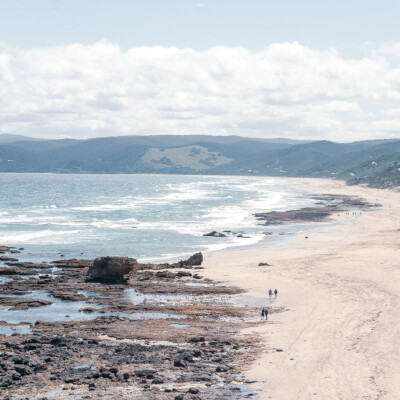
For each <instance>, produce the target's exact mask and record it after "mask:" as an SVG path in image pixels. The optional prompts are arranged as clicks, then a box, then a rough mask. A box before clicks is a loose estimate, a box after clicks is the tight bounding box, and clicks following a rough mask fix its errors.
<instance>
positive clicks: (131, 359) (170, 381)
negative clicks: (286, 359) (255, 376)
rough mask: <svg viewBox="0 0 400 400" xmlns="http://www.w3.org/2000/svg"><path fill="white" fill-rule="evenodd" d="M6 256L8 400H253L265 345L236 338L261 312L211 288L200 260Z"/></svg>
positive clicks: (1, 375) (0, 298) (0, 349)
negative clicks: (255, 363) (255, 365)
mask: <svg viewBox="0 0 400 400" xmlns="http://www.w3.org/2000/svg"><path fill="white" fill-rule="evenodd" d="M0 249H1V251H2V253H3V254H5V256H4V257H3V259H2V262H3V263H4V265H5V266H4V267H1V269H0V278H1V279H3V281H1V282H0V309H1V313H0V315H1V317H0V320H2V321H0V394H1V398H3V399H71V398H73V399H114V398H115V399H116V398H118V399H132V398H137V399H154V400H156V399H157V400H158V399H215V398H218V399H243V398H255V396H254V393H253V392H252V391H251V390H250V388H249V387H248V383H249V382H246V381H245V379H244V377H243V375H242V372H243V370H244V369H245V368H246V365H248V364H249V363H250V362H251V361H252V360H254V357H255V354H256V352H257V346H258V341H257V338H256V337H252V338H245V337H243V336H241V335H240V334H239V332H240V330H241V329H243V328H246V327H251V326H255V325H257V324H259V323H261V322H260V321H259V320H258V318H256V317H255V316H257V317H258V310H257V309H255V308H254V307H247V304H246V303H245V302H243V301H241V296H242V295H241V290H240V289H238V288H232V287H227V286H223V285H221V284H219V283H218V282H212V281H210V280H206V279H204V278H203V277H202V276H201V269H202V267H201V263H202V255H201V254H196V255H194V256H192V257H191V258H189V259H188V260H184V261H180V262H178V263H174V264H168V263H163V264H141V263H138V262H137V261H136V260H135V259H133V258H121V257H103V258H99V259H96V260H59V261H54V262H52V263H48V264H47V263H43V264H32V263H29V262H19V261H18V260H16V259H15V257H8V255H9V254H11V252H12V251H13V250H15V249H12V248H7V247H1V248H0ZM14 254H15V253H14ZM1 275H3V276H1ZM4 279H6V281H4ZM266 304H267V303H266ZM275 311H280V310H275ZM271 312H274V310H273V309H271Z"/></svg>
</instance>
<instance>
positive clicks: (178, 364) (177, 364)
mask: <svg viewBox="0 0 400 400" xmlns="http://www.w3.org/2000/svg"><path fill="white" fill-rule="evenodd" d="M174 367H178V368H186V363H185V361H183V360H182V359H180V358H179V359H177V360H175V361H174Z"/></svg>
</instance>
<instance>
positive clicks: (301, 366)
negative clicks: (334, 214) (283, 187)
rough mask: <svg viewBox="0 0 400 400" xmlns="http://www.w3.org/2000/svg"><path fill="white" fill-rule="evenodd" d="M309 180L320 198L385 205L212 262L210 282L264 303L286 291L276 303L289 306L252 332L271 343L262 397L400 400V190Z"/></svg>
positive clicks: (257, 373) (260, 380)
mask: <svg viewBox="0 0 400 400" xmlns="http://www.w3.org/2000/svg"><path fill="white" fill-rule="evenodd" d="M302 181H303V182H304V184H305V185H308V188H309V189H310V191H311V192H313V193H316V194H322V193H330V194H345V195H352V196H359V197H362V198H365V199H366V200H368V201H370V202H372V203H376V202H379V203H380V204H381V205H382V207H381V208H380V209H377V210H371V211H365V212H362V213H361V214H358V215H355V216H351V219H350V222H351V223H349V224H343V225H339V226H338V227H335V229H334V230H333V231H332V232H330V233H310V234H304V235H303V234H302V235H298V236H297V237H295V238H294V239H293V240H290V241H288V242H287V243H285V244H283V245H279V246H275V247H269V248H257V249H246V250H238V251H230V252H223V253H215V254H213V255H211V256H210V257H209V258H208V259H207V260H206V262H205V264H204V266H205V267H206V269H205V271H204V272H205V274H204V275H205V276H207V277H208V278H211V279H216V280H221V281H224V282H227V283H229V284H231V285H236V286H239V287H241V288H243V289H246V290H247V291H248V292H249V294H251V295H254V296H258V297H261V296H265V297H268V295H267V291H268V289H269V288H272V289H274V288H275V287H276V288H277V289H278V291H279V294H278V298H277V300H276V301H275V302H274V304H273V306H279V307H284V308H285V309H286V311H285V312H281V313H275V314H271V315H270V318H269V321H268V322H265V323H264V324H262V325H261V326H258V327H256V328H251V329H247V330H244V331H243V332H242V333H243V334H244V335H252V336H254V335H257V336H259V337H260V339H261V342H262V345H263V351H262V352H261V353H260V357H259V359H257V360H256V362H254V363H253V364H252V365H251V367H250V368H249V369H248V370H247V372H246V377H247V379H248V380H250V381H256V382H255V383H254V384H253V385H252V386H253V387H254V388H255V390H256V391H257V393H258V396H259V399H261V400H263V399H279V400H281V399H282V400H283V399H285V400H287V399H388V400H389V399H390V400H393V399H399V398H400V385H399V383H400V350H399V349H400V335H399V331H400V257H399V254H400V251H399V241H400V230H399V229H400V201H399V200H400V193H399V192H396V191H389V190H376V189H370V188H364V187H360V186H345V185H344V184H343V183H341V182H336V181H330V180H317V179H310V180H305V179H302ZM342 217H343V216H340V217H338V218H342ZM305 236H308V239H306V238H305ZM260 262H266V263H269V264H271V266H263V267H260V266H258V264H259V263H260ZM256 318H259V315H256V316H255V319H256ZM277 349H280V350H282V351H277Z"/></svg>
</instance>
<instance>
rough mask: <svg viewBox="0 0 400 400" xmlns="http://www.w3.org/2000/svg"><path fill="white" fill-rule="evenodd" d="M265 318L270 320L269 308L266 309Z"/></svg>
mask: <svg viewBox="0 0 400 400" xmlns="http://www.w3.org/2000/svg"><path fill="white" fill-rule="evenodd" d="M265 320H268V308H266V309H265Z"/></svg>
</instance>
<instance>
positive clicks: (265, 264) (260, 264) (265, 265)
mask: <svg viewBox="0 0 400 400" xmlns="http://www.w3.org/2000/svg"><path fill="white" fill-rule="evenodd" d="M258 266H259V267H271V264H268V263H266V262H260V263H259V264H258Z"/></svg>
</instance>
